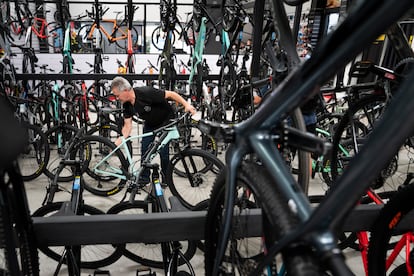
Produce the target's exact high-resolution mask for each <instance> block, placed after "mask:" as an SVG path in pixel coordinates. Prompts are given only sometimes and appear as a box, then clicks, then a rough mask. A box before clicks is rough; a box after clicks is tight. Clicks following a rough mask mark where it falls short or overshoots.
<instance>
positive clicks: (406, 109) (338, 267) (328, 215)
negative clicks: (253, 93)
mask: <svg viewBox="0 0 414 276" xmlns="http://www.w3.org/2000/svg"><path fill="white" fill-rule="evenodd" d="M271 4H272V5H273V10H274V11H276V12H277V11H282V10H284V7H283V5H282V4H283V3H282V2H281V1H279V0H273V1H272V3H271ZM412 6H413V3H412V1H411V0H401V1H398V2H395V1H385V0H384V1H362V2H361V3H358V4H357V5H356V6H354V7H353V8H352V9H350V11H349V14H348V17H347V18H346V19H345V20H344V21H343V22H342V24H341V25H339V26H338V28H337V30H336V31H334V32H332V33H331V34H330V35H329V36H328V37H327V38H326V39H325V40H323V41H321V43H320V45H319V46H318V47H317V48H316V50H315V51H314V52H313V54H312V56H311V58H310V59H309V60H308V61H307V62H305V63H304V64H303V65H302V66H301V67H300V68H299V69H298V70H296V71H294V72H293V73H291V74H290V75H289V76H288V77H287V78H286V80H285V81H284V82H283V83H282V84H281V85H279V86H278V87H277V88H276V89H274V91H273V92H272V94H271V95H270V96H269V97H268V98H267V100H266V101H264V102H263V104H262V106H261V107H260V108H259V109H258V110H257V111H256V113H255V114H253V115H252V116H251V117H250V118H249V119H248V120H246V121H244V122H242V123H240V124H237V125H235V126H234V127H233V128H227V133H226V134H227V135H228V137H231V139H230V140H232V144H231V146H230V147H229V149H228V150H227V152H226V163H227V173H228V174H227V175H228V176H227V180H226V181H227V183H226V184H227V186H226V198H225V208H224V209H225V210H233V208H232V206H233V205H234V197H233V192H234V190H235V187H236V174H237V169H238V167H239V165H240V163H241V160H242V157H243V156H244V155H246V154H248V153H251V152H253V151H254V152H255V153H257V154H258V156H259V158H260V160H262V162H263V164H264V165H265V167H266V168H267V170H268V171H269V172H270V173H271V175H272V177H273V180H274V181H275V182H276V183H275V185H278V187H280V190H281V192H282V193H283V194H284V195H285V196H286V198H289V199H292V200H293V201H294V202H295V203H296V204H297V206H296V207H297V215H298V218H299V219H300V220H301V221H302V222H303V223H304V225H302V226H300V227H298V230H297V231H294V232H292V233H290V234H289V235H288V236H286V237H282V238H281V239H280V240H279V241H278V243H277V244H276V245H274V246H273V247H271V248H270V251H269V254H268V255H267V259H266V260H265V261H264V262H263V264H262V265H263V266H264V265H265V264H266V263H268V262H269V260H270V259H272V257H273V256H274V254H276V253H277V252H278V251H280V250H281V249H282V248H283V247H284V246H286V245H287V244H289V243H290V242H292V241H294V240H297V239H307V240H308V241H310V242H311V243H312V244H313V245H314V246H315V248H316V249H317V250H318V251H319V252H322V253H324V256H326V257H328V258H327V260H328V261H329V262H330V263H331V264H333V263H335V265H332V266H331V268H332V269H334V270H335V271H334V272H335V273H337V274H344V273H349V272H350V271H349V269H348V268H347V267H346V265H345V264H344V262H342V261H339V262H338V257H340V258H342V255H341V254H340V251H339V249H338V248H337V246H336V239H335V237H334V235H333V233H332V230H335V229H338V228H339V226H340V225H341V223H342V222H343V220H344V218H345V217H346V215H347V214H348V213H349V212H350V211H351V210H352V209H353V208H354V206H355V205H356V202H357V201H358V199H359V198H360V196H361V195H362V194H363V193H364V192H365V190H366V189H367V188H368V186H369V185H370V183H371V180H373V179H374V178H375V176H376V175H377V173H378V172H379V171H380V170H381V169H382V168H383V167H384V166H385V165H386V163H387V160H389V159H390V158H391V157H392V156H393V155H394V154H395V153H396V152H397V150H398V148H399V146H400V145H401V144H402V143H403V141H404V140H405V137H407V136H409V135H410V134H412V130H413V126H414V116H412V110H413V105H414V103H412V95H410V93H409V91H412V92H414V87H411V86H410V84H409V83H407V82H406V83H405V84H404V85H402V87H401V92H402V93H397V96H396V97H395V100H394V101H393V102H392V103H391V105H390V106H389V108H388V110H387V111H386V113H385V114H384V118H383V119H382V121H381V123H380V124H379V125H378V127H377V128H376V129H375V130H374V131H373V132H372V134H371V135H370V139H369V140H368V141H367V144H366V145H365V146H364V147H363V149H362V151H361V152H360V153H359V154H358V155H357V156H356V158H355V159H354V160H353V162H351V164H350V166H349V169H348V170H347V171H346V172H345V173H344V174H343V175H342V177H341V178H340V179H339V180H338V182H337V184H336V185H335V186H334V188H333V190H332V192H331V193H330V195H329V196H327V197H326V198H325V199H324V200H323V202H321V204H320V205H319V206H318V208H316V210H315V211H312V208H311V206H310V203H309V201H308V199H307V197H306V196H305V194H304V193H303V192H301V189H300V187H299V186H298V184H297V183H296V181H295V180H294V178H293V176H292V174H291V173H290V172H289V170H288V169H287V168H286V166H285V165H284V164H285V163H284V160H283V159H282V157H281V156H280V155H279V154H278V153H277V148H276V145H275V143H274V141H273V139H272V136H271V133H270V130H271V129H273V128H274V127H275V126H277V125H278V123H280V122H281V120H282V119H284V118H285V117H286V116H287V114H288V112H289V111H291V110H293V109H295V108H296V107H298V106H299V105H300V104H301V103H303V102H304V101H305V100H306V99H308V98H311V97H313V96H314V95H315V94H316V93H317V92H318V91H319V89H320V86H321V85H322V84H323V83H324V82H326V81H328V80H329V79H330V78H331V77H332V75H333V74H334V72H335V70H332V69H333V68H341V67H343V66H345V65H346V63H347V62H348V61H349V60H351V59H352V58H353V57H354V56H355V55H357V54H358V53H359V52H360V51H361V50H362V49H363V48H364V47H365V46H366V45H368V44H369V43H370V42H371V41H373V40H374V39H375V38H376V37H377V36H378V35H380V34H381V32H383V31H384V30H385V29H387V27H389V26H391V25H392V23H393V22H395V21H397V20H398V19H399V18H400V17H401V16H402V15H404V13H406V12H407V11H408V10H409V9H410V7H412ZM274 19H275V21H276V22H277V26H279V27H280V26H282V28H283V26H286V23H287V18H286V17H275V18H274ZM283 29H284V30H283V31H287V29H285V28H283ZM289 30H290V29H289ZM281 31H282V30H281ZM409 77H414V75H413V74H410V76H409ZM395 133H399V135H395ZM372 140H375V142H374V144H373V143H372V142H371V141H372ZM379 152H381V158H378V153H379ZM270 153H272V154H270ZM366 160H376V162H366ZM360 178H361V179H363V181H361V179H360ZM338 198H341V199H342V200H340V201H339V200H338ZM231 217H232V212H231V211H229V212H226V213H225V214H224V221H223V223H224V227H223V231H222V233H221V234H222V235H221V239H220V240H219V247H218V254H217V257H216V260H215V262H216V263H215V269H217V267H218V266H217V263H218V262H219V261H220V260H221V259H222V256H223V255H224V249H225V246H226V241H227V240H228V237H229V233H230V228H231ZM263 266H259V267H258V268H257V269H256V271H254V272H253V273H252V275H258V272H259V271H260V270H261V269H262V268H263Z"/></svg>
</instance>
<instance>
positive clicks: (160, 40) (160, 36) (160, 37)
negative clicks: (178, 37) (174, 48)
mask: <svg viewBox="0 0 414 276" xmlns="http://www.w3.org/2000/svg"><path fill="white" fill-rule="evenodd" d="M166 38H167V32H164V31H162V30H161V26H158V27H156V28H155V29H154V31H153V32H152V34H151V42H152V45H154V47H155V48H156V49H158V50H160V51H162V50H163V49H164V44H165V40H166ZM170 39H171V45H174V43H175V32H171V38H170Z"/></svg>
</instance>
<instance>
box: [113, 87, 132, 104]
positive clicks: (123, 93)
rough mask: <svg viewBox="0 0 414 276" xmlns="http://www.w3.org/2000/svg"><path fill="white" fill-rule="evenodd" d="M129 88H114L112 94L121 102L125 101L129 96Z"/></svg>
mask: <svg viewBox="0 0 414 276" xmlns="http://www.w3.org/2000/svg"><path fill="white" fill-rule="evenodd" d="M127 91H128V90H124V91H119V90H118V88H113V89H112V94H113V95H114V96H115V98H116V99H117V100H118V101H120V102H121V103H125V102H126V100H127V97H128V93H127Z"/></svg>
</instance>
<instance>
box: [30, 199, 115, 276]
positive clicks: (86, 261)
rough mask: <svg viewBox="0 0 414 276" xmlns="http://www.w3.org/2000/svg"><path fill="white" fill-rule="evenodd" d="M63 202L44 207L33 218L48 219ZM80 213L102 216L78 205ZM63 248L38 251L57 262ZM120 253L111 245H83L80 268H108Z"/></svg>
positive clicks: (89, 207) (100, 212)
mask: <svg viewBox="0 0 414 276" xmlns="http://www.w3.org/2000/svg"><path fill="white" fill-rule="evenodd" d="M62 204H64V202H53V203H51V204H47V205H44V206H42V207H40V208H39V209H37V210H36V211H35V212H34V213H33V217H49V216H52V215H54V214H56V213H57V212H58V211H59V210H60V208H61V207H62ZM80 208H81V209H80V212H81V213H84V214H85V216H93V215H103V214H104V212H102V211H100V210H99V209H97V208H95V207H92V206H90V205H80ZM64 249H65V248H64V246H53V247H41V248H40V250H41V251H42V252H43V253H44V254H45V255H46V256H48V257H50V258H52V259H53V260H55V261H59V260H60V257H61V255H62V253H63V251H64ZM121 256H122V253H121V252H119V251H117V250H116V248H115V246H113V245H111V244H99V245H83V246H82V248H81V267H82V268H88V269H96V268H99V267H104V266H108V265H110V264H112V263H114V262H116V261H117V260H118V259H119V258H120V257H121Z"/></svg>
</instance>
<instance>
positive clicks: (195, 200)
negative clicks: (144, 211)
mask: <svg viewBox="0 0 414 276" xmlns="http://www.w3.org/2000/svg"><path fill="white" fill-rule="evenodd" d="M223 168H224V164H223V163H222V162H221V161H220V160H219V159H218V158H217V157H216V156H215V155H213V154H211V153H208V152H206V151H204V150H200V149H191V148H187V149H185V150H183V151H181V152H179V153H177V154H176V155H175V156H173V157H172V158H171V160H170V163H169V164H168V168H167V175H166V180H167V184H168V187H169V188H170V191H171V193H172V194H173V195H174V196H176V197H177V198H178V200H179V201H180V202H181V203H182V204H183V205H184V206H185V207H187V208H188V209H193V208H195V206H197V204H199V203H200V202H202V201H205V200H207V199H209V197H210V194H211V189H212V186H213V181H214V179H215V178H216V176H217V173H218V172H219V171H220V170H222V169H223ZM176 172H180V173H176Z"/></svg>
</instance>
